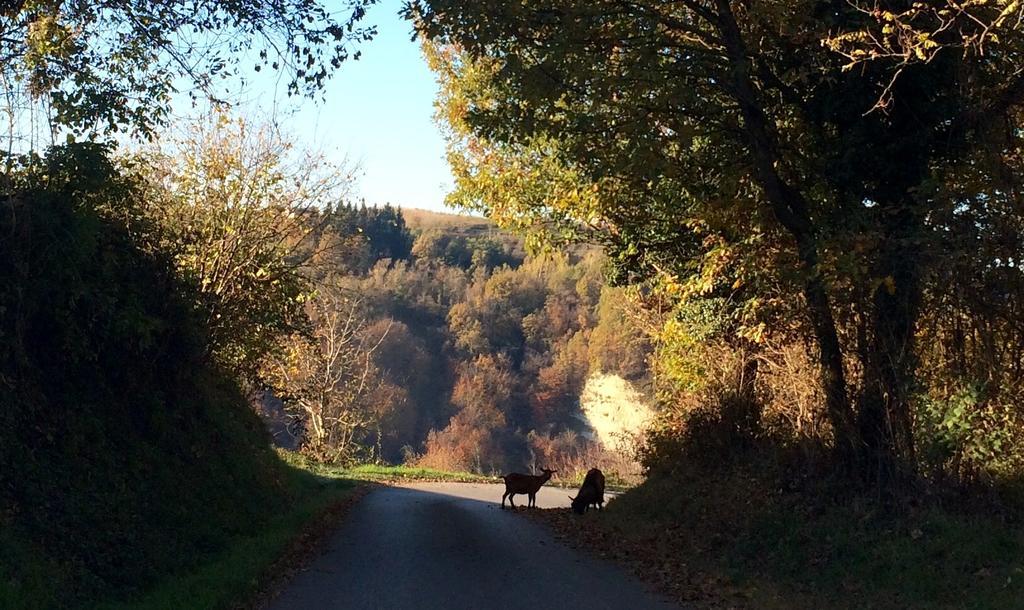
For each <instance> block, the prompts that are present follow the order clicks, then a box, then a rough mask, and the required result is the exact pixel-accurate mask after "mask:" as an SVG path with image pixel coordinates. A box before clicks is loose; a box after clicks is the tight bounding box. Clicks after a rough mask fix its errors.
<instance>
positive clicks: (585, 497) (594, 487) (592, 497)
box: [569, 468, 604, 515]
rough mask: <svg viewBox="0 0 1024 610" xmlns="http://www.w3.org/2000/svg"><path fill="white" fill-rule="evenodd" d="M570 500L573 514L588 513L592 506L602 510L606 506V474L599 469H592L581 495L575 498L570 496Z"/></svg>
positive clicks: (581, 488)
mask: <svg viewBox="0 0 1024 610" xmlns="http://www.w3.org/2000/svg"><path fill="white" fill-rule="evenodd" d="M569 499H570V500H572V512H574V513H576V514H577V515H582V514H583V513H585V512H587V509H588V508H590V505H591V504H594V505H596V506H597V509H598V510H601V507H602V506H603V505H604V473H603V472H601V471H600V470H598V469H597V468H591V469H590V470H589V471H587V476H586V477H584V478H583V485H581V486H580V491H579V493H577V494H576V497H575V498H574V497H572V496H569Z"/></svg>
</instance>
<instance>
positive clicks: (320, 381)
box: [264, 288, 388, 463]
mask: <svg viewBox="0 0 1024 610" xmlns="http://www.w3.org/2000/svg"><path fill="white" fill-rule="evenodd" d="M306 309H307V313H308V315H309V316H310V319H311V320H312V324H313V330H312V333H311V334H310V335H302V334H295V335H292V336H291V337H289V338H287V339H285V340H284V349H283V350H281V353H280V355H278V356H276V357H272V358H270V359H268V361H267V362H266V364H265V367H266V370H265V373H264V374H265V377H266V378H267V379H268V380H269V381H270V383H271V385H272V386H273V387H274V389H275V392H276V393H277V394H278V395H279V396H281V398H282V399H283V400H284V402H285V406H286V408H287V409H289V410H291V411H292V414H293V417H295V418H296V419H297V420H298V421H299V422H301V424H302V427H303V430H304V434H303V443H302V448H303V451H306V452H308V453H309V454H310V455H312V456H313V457H314V458H316V459H318V460H320V461H324V462H332V463H334V462H345V461H350V460H352V459H354V458H356V457H357V456H358V455H359V453H360V452H361V451H363V450H365V449H366V448H367V447H368V446H370V444H371V443H372V442H373V440H374V439H373V433H375V432H377V425H376V424H377V420H378V418H379V417H380V416H381V413H379V412H378V410H377V409H376V408H375V407H374V405H373V404H372V403H371V401H370V398H371V397H373V396H374V395H375V392H376V391H377V390H378V389H379V388H380V386H381V383H380V377H379V374H378V373H377V371H376V369H375V367H374V365H373V353H374V351H375V350H376V348H377V347H378V346H379V345H380V343H381V342H382V341H383V340H384V338H385V337H386V336H387V331H388V329H387V328H384V329H383V330H382V332H381V334H380V335H379V336H370V335H368V334H367V333H364V332H363V330H364V325H365V320H364V318H363V317H362V315H361V314H360V304H359V302H358V301H357V300H355V299H353V298H351V297H349V296H347V295H345V294H344V293H342V292H340V291H337V290H331V289H329V288H325V289H323V290H322V291H321V293H320V294H319V295H318V296H317V298H316V299H315V300H313V301H311V302H310V303H309V304H308V305H307V308H306Z"/></svg>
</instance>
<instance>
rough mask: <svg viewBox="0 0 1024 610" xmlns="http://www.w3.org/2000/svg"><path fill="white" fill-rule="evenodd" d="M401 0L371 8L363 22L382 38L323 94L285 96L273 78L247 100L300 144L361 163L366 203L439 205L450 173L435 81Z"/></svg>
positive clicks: (435, 207)
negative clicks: (304, 97)
mask: <svg viewBox="0 0 1024 610" xmlns="http://www.w3.org/2000/svg"><path fill="white" fill-rule="evenodd" d="M401 5H402V0H383V1H382V2H381V3H380V4H378V5H375V6H373V7H371V8H370V10H369V11H368V13H367V16H366V22H365V23H366V24H375V25H377V26H378V34H377V37H376V38H375V39H374V40H373V41H371V42H369V43H364V44H362V45H361V46H360V47H359V48H360V49H361V50H362V57H361V58H360V59H359V61H348V62H345V63H344V64H342V66H341V68H340V69H339V70H338V71H337V72H336V73H335V75H334V76H333V77H332V78H331V81H330V83H329V84H328V86H327V90H326V94H325V95H326V101H323V102H320V101H316V102H314V101H312V100H296V99H294V98H292V99H288V98H287V97H286V96H285V93H284V88H283V85H282V86H281V87H280V88H277V87H276V86H275V84H274V83H273V82H272V81H271V80H269V79H268V80H266V81H264V82H259V81H257V82H256V83H254V85H253V88H252V89H250V91H249V92H248V94H247V95H246V96H245V97H247V98H249V103H248V104H244V103H243V107H244V106H246V105H250V110H249V111H247V112H245V114H255V113H272V114H273V115H274V117H275V118H276V120H277V122H278V123H279V124H280V125H281V126H282V127H283V129H284V131H285V132H286V133H289V134H291V135H293V136H294V137H295V138H296V139H297V140H298V141H297V142H296V144H297V145H300V146H306V147H311V148H314V149H316V150H319V151H321V152H323V153H324V154H326V155H327V156H328V157H329V158H332V159H334V160H336V161H339V162H340V161H341V160H343V159H345V158H346V156H347V158H348V159H349V160H350V161H355V162H358V163H359V164H360V165H361V168H362V172H361V176H360V179H359V183H358V184H357V185H356V189H355V193H356V196H357V197H362V198H365V199H366V202H367V204H384V203H392V204H396V205H401V206H402V207H416V208H427V209H433V210H442V209H444V203H443V202H444V196H445V193H446V192H447V190H448V189H449V188H450V186H451V184H452V178H451V172H450V171H449V169H448V164H447V162H446V161H445V158H444V141H443V139H442V137H441V132H440V130H439V128H438V127H437V125H436V124H435V123H434V120H433V115H434V106H433V103H434V97H435V93H436V91H437V84H436V82H435V80H434V76H433V74H432V73H431V72H430V70H429V68H427V64H426V61H425V60H424V58H423V55H422V52H421V51H420V47H419V44H418V43H416V42H413V41H411V40H410V38H411V33H412V26H411V24H409V23H408V22H406V21H403V20H402V19H401V18H400V17H399V16H398V11H399V9H400V8H401ZM275 106H276V108H275Z"/></svg>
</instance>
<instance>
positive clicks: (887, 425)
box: [857, 204, 921, 485]
mask: <svg viewBox="0 0 1024 610" xmlns="http://www.w3.org/2000/svg"><path fill="white" fill-rule="evenodd" d="M880 213H881V214H882V222H883V227H884V229H883V242H882V245H881V252H880V253H879V264H878V271H877V274H876V277H878V278H879V279H880V282H879V285H878V286H877V287H876V288H875V289H874V293H873V294H872V301H873V302H872V305H873V311H872V316H871V333H872V335H871V343H870V350H869V351H868V353H867V354H866V356H867V358H866V360H867V361H866V362H865V370H864V387H863V391H862V394H861V396H860V400H859V401H858V402H859V409H858V411H859V412H858V422H857V423H858V428H859V432H860V436H861V438H862V440H863V442H864V445H865V456H864V457H865V458H866V459H867V460H868V462H867V464H866V466H868V467H869V469H868V471H867V472H869V473H871V474H873V475H875V476H877V478H878V482H879V483H880V484H883V485H884V484H890V483H896V482H898V481H899V480H900V479H901V478H902V476H903V475H906V474H909V472H910V470H909V469H910V468H911V467H912V465H913V463H914V438H913V429H912V416H911V403H910V398H911V393H912V392H913V383H914V378H915V372H916V368H917V359H916V350H915V346H914V332H915V329H916V324H917V317H918V313H919V305H920V299H921V285H920V264H921V263H920V256H919V254H918V251H919V246H918V245H917V243H915V239H914V238H915V237H917V236H918V235H919V234H920V222H919V221H918V220H917V219H916V217H915V215H914V214H913V211H912V206H911V205H908V204H899V205H896V206H892V207H891V208H888V209H885V208H883V209H882V210H880Z"/></svg>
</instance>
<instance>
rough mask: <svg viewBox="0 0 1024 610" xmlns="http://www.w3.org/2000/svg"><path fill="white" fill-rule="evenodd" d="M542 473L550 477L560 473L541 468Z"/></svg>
mask: <svg viewBox="0 0 1024 610" xmlns="http://www.w3.org/2000/svg"><path fill="white" fill-rule="evenodd" d="M540 471H541V472H543V473H544V474H545V475H547V476H548V477H550V476H551V475H553V474H555V473H556V472H558V471H557V470H548V469H547V468H541V469H540Z"/></svg>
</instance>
